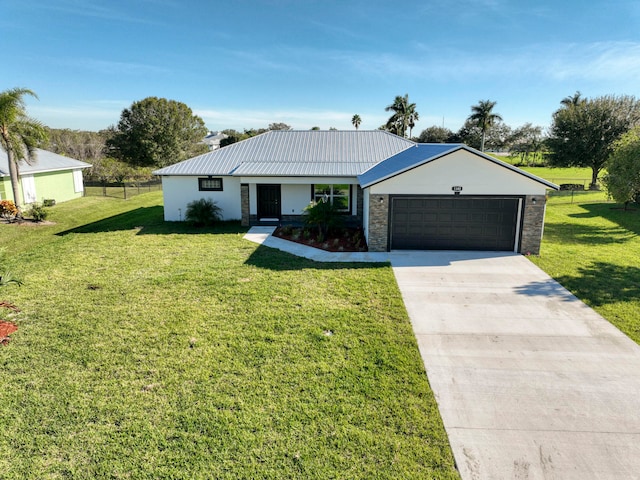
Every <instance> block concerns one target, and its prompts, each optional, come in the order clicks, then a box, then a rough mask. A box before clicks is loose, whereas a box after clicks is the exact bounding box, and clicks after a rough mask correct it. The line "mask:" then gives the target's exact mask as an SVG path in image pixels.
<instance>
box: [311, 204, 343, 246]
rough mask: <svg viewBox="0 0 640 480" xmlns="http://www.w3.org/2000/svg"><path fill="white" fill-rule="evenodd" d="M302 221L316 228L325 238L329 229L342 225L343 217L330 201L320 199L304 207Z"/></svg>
mask: <svg viewBox="0 0 640 480" xmlns="http://www.w3.org/2000/svg"><path fill="white" fill-rule="evenodd" d="M304 223H305V225H307V226H309V227H316V228H318V231H319V232H320V234H321V235H322V237H323V238H326V236H327V235H328V233H329V230H330V229H332V228H338V227H341V226H342V225H343V223H344V217H343V215H342V213H341V212H340V211H339V210H338V208H337V207H335V206H334V205H333V204H332V203H330V202H327V201H322V200H321V201H319V202H312V203H310V204H309V205H308V206H307V207H305V209H304Z"/></svg>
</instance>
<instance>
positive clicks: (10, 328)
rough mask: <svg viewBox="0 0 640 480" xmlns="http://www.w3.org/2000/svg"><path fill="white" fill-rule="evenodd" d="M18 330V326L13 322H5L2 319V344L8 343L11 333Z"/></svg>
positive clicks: (0, 323) (0, 338)
mask: <svg viewBox="0 0 640 480" xmlns="http://www.w3.org/2000/svg"><path fill="white" fill-rule="evenodd" d="M16 330H18V326H17V325H16V324H14V323H11V322H5V321H4V320H0V345H6V344H7V343H9V340H11V339H10V338H9V335H11V334H12V333H13V332H15V331H16Z"/></svg>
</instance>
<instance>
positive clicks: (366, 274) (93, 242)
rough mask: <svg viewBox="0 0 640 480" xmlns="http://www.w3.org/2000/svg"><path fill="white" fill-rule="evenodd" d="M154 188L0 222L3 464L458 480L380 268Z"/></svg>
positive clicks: (83, 473)
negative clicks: (10, 321)
mask: <svg viewBox="0 0 640 480" xmlns="http://www.w3.org/2000/svg"><path fill="white" fill-rule="evenodd" d="M160 201H161V196H160V194H159V193H151V194H145V195H140V196H139V197H136V198H134V199H131V200H128V201H126V202H123V201H121V200H110V199H82V200H79V201H74V202H69V203H68V204H61V205H58V206H56V207H55V208H54V209H53V214H52V218H51V220H52V221H54V222H55V223H56V224H55V225H52V226H43V227H17V226H7V225H0V234H2V235H3V236H4V237H5V238H7V240H8V242H7V245H13V244H15V245H16V250H15V251H16V252H18V253H17V254H16V255H15V256H10V257H5V263H7V262H8V264H9V266H10V267H11V270H12V271H13V272H14V273H16V274H17V275H19V276H20V277H22V279H23V280H24V281H25V286H23V287H22V288H17V287H15V288H14V287H11V288H6V289H3V291H2V295H3V298H6V299H8V300H11V301H12V302H14V303H16V304H17V305H19V306H20V307H21V308H22V313H21V314H19V316H17V317H16V318H14V320H15V321H16V322H17V323H18V325H19V331H18V332H16V333H15V334H14V335H13V340H12V341H11V342H10V344H9V345H8V346H7V347H4V348H2V349H0V370H1V371H2V372H3V375H2V378H3V388H2V389H0V424H1V425H2V426H3V433H2V435H0V452H3V453H2V455H0V471H1V472H2V476H3V478H91V477H99V478H101V477H111V478H273V479H276V478H278V479H280V478H457V472H456V470H455V467H454V462H453V457H452V454H451V450H450V447H449V445H448V441H447V437H446V434H445V431H444V428H443V426H442V421H441V419H440V416H439V413H438V410H437V406H436V403H435V399H434V397H433V393H432V392H431V390H430V388H429V385H428V381H427V378H426V375H425V372H424V367H423V365H422V361H421V359H420V355H419V352H418V349H417V346H416V342H415V338H414V336H413V332H412V330H411V325H410V323H409V320H408V317H407V314H406V311H405V309H404V305H403V304H402V299H401V297H400V294H399V292H398V290H397V286H396V284H395V279H394V277H393V273H392V270H391V268H390V267H389V266H385V265H373V264H371V265H360V264H358V265H356V264H342V265H327V264H319V263H314V262H311V261H308V260H304V259H300V258H297V257H293V256H291V255H288V254H286V253H283V252H279V251H275V250H271V249H268V248H267V247H256V245H255V244H252V243H250V242H247V241H245V240H243V239H242V235H243V233H244V230H243V229H240V228H238V227H237V226H236V225H223V226H221V227H218V228H217V229H213V230H205V231H202V230H192V229H190V228H189V227H186V226H184V225H175V224H170V223H164V222H162V209H161V207H160V206H159V205H160ZM83 202H84V203H83ZM80 207H83V208H80ZM87 207H89V208H87ZM20 228H22V230H19V229H20ZM28 228H30V229H31V230H27V229H28ZM12 229H13V230H12ZM56 233H57V235H56ZM5 234H6V235H5Z"/></svg>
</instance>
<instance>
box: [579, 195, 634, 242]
mask: <svg viewBox="0 0 640 480" xmlns="http://www.w3.org/2000/svg"><path fill="white" fill-rule="evenodd" d="M581 207H582V208H583V209H585V210H586V212H584V213H574V214H571V215H569V216H570V217H572V218H594V217H601V218H604V219H607V220H609V221H610V222H613V223H615V224H617V225H619V226H620V228H622V229H624V230H628V231H629V232H633V233H635V234H636V235H640V206H638V205H637V204H632V205H630V206H629V208H628V210H625V209H624V208H623V206H622V205H620V204H611V203H593V204H585V205H581Z"/></svg>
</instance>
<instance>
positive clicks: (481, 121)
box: [468, 100, 502, 152]
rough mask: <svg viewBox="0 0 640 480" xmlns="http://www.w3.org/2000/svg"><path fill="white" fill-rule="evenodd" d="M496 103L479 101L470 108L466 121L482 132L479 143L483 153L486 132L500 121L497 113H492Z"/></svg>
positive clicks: (500, 118)
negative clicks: (469, 121)
mask: <svg viewBox="0 0 640 480" xmlns="http://www.w3.org/2000/svg"><path fill="white" fill-rule="evenodd" d="M496 103H498V102H492V101H491V100H480V101H479V102H478V105H474V106H472V107H471V112H472V113H471V115H469V118H468V120H471V121H472V122H474V123H475V124H476V125H477V126H478V128H480V131H481V132H482V140H481V141H480V150H481V151H483V152H484V141H485V138H486V136H487V132H488V131H489V129H490V128H491V127H493V124H494V123H495V122H496V121H502V117H501V116H500V115H498V114H497V113H493V107H495V106H496Z"/></svg>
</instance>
